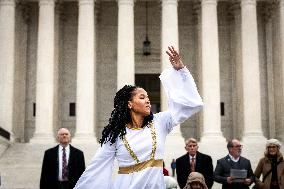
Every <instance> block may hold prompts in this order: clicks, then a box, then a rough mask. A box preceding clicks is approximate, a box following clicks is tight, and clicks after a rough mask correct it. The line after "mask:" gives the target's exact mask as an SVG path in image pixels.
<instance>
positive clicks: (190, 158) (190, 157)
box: [189, 154, 196, 162]
mask: <svg viewBox="0 0 284 189" xmlns="http://www.w3.org/2000/svg"><path fill="white" fill-rule="evenodd" d="M192 158H194V160H195V161H196V154H195V155H194V156H191V155H189V162H191V160H192Z"/></svg>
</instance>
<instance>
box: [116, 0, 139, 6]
mask: <svg viewBox="0 0 284 189" xmlns="http://www.w3.org/2000/svg"><path fill="white" fill-rule="evenodd" d="M134 1H135V0H117V3H118V5H127V4H128V5H131V6H134Z"/></svg>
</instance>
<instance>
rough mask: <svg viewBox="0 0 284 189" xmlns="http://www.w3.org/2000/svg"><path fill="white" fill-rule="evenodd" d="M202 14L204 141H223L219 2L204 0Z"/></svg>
mask: <svg viewBox="0 0 284 189" xmlns="http://www.w3.org/2000/svg"><path fill="white" fill-rule="evenodd" d="M201 12H202V13H201V22H202V23H201V30H202V31H201V45H202V47H201V48H202V94H203V101H204V107H203V136H202V140H205V139H206V138H208V139H209V138H211V137H214V138H216V137H219V138H220V139H221V138H222V140H223V136H222V133H221V116H220V73H219V44H218V23H217V1H216V0H202V1H201ZM214 140H215V139H214Z"/></svg>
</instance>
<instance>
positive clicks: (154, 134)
mask: <svg viewBox="0 0 284 189" xmlns="http://www.w3.org/2000/svg"><path fill="white" fill-rule="evenodd" d="M149 127H150V129H151V136H152V153H151V159H154V157H155V153H156V149H157V136H156V131H155V127H154V123H153V121H151V122H150V123H149ZM122 141H123V143H124V146H125V148H126V149H127V151H128V152H129V153H130V155H131V157H132V158H133V159H134V160H135V161H136V163H140V160H139V159H138V157H137V156H136V154H135V153H134V151H133V150H132V149H131V147H130V145H129V143H128V141H127V139H126V136H125V135H124V136H123V137H122Z"/></svg>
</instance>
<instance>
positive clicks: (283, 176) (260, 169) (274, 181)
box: [254, 139, 284, 189]
mask: <svg viewBox="0 0 284 189" xmlns="http://www.w3.org/2000/svg"><path fill="white" fill-rule="evenodd" d="M280 147H281V144H280V142H279V141H278V140H277V139H269V140H267V142H266V151H265V153H264V157H263V158H261V159H260V160H259V163H258V165H257V167H256V169H255V171H254V174H255V176H256V177H255V184H256V188H259V189H284V161H283V156H282V154H281V153H280ZM260 175H262V181H260V180H259V178H260Z"/></svg>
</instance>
